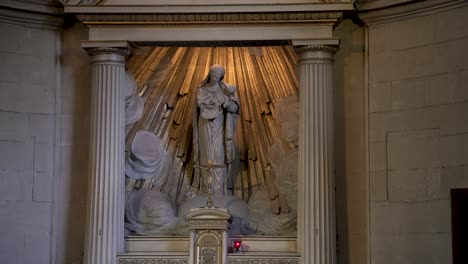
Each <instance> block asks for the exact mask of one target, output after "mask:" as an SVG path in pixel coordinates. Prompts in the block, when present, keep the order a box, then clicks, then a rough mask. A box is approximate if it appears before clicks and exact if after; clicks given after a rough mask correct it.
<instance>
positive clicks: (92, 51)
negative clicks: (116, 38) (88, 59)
mask: <svg viewBox="0 0 468 264" xmlns="http://www.w3.org/2000/svg"><path fill="white" fill-rule="evenodd" d="M83 49H84V50H85V51H86V52H87V53H88V55H89V56H94V55H100V54H115V55H121V56H124V57H126V56H128V55H129V54H130V49H129V48H123V47H117V48H116V47H92V48H88V47H83Z"/></svg>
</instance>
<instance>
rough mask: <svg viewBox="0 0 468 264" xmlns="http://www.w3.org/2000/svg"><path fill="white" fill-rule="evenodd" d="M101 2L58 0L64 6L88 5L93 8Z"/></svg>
mask: <svg viewBox="0 0 468 264" xmlns="http://www.w3.org/2000/svg"><path fill="white" fill-rule="evenodd" d="M101 1H102V0H60V2H61V3H62V4H63V5H64V6H67V5H88V6H93V5H97V4H99V2H101Z"/></svg>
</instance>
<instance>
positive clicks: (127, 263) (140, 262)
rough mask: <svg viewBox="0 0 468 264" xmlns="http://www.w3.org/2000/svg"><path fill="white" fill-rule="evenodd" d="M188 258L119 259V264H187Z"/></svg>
mask: <svg viewBox="0 0 468 264" xmlns="http://www.w3.org/2000/svg"><path fill="white" fill-rule="evenodd" d="M186 263H188V259H187V258H178V259H175V258H119V264H186Z"/></svg>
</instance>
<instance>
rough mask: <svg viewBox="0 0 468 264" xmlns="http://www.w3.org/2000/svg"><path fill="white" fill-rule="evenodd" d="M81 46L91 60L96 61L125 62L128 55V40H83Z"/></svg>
mask: <svg viewBox="0 0 468 264" xmlns="http://www.w3.org/2000/svg"><path fill="white" fill-rule="evenodd" d="M81 48H83V49H84V50H85V51H86V52H87V53H88V55H89V56H91V57H92V61H93V62H94V63H96V62H125V58H126V57H127V56H128V55H130V44H129V43H128V41H83V42H81Z"/></svg>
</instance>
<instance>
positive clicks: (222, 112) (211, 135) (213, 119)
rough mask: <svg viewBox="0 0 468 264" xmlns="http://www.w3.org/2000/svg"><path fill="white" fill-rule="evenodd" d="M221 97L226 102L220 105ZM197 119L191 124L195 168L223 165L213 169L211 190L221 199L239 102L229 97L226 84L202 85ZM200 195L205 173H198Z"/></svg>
mask: <svg viewBox="0 0 468 264" xmlns="http://www.w3.org/2000/svg"><path fill="white" fill-rule="evenodd" d="M221 97H225V98H228V99H227V101H226V102H224V103H222V99H220V98H221ZM197 110H198V111H197V116H196V118H195V120H194V123H195V124H194V126H193V128H194V143H195V144H194V147H195V164H196V165H202V166H206V165H207V164H208V161H211V163H212V164H213V165H225V166H226V167H225V168H214V169H212V172H211V173H212V180H211V184H212V188H213V189H212V190H213V194H214V195H224V194H225V185H226V181H227V177H229V176H228V171H229V166H230V163H231V162H232V160H233V159H234V156H235V154H234V151H235V150H234V144H233V142H232V140H233V137H234V131H235V125H236V122H237V119H238V111H239V101H238V99H237V97H236V96H235V95H233V94H228V92H227V91H226V84H225V83H223V82H220V83H219V84H218V85H215V86H209V84H206V85H202V86H200V87H199V88H198V90H197ZM195 175H196V177H198V176H197V175H200V176H199V183H198V184H199V186H198V188H199V191H200V192H201V193H207V192H208V189H207V186H208V172H207V171H205V170H201V171H199V172H198V173H196V174H195Z"/></svg>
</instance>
